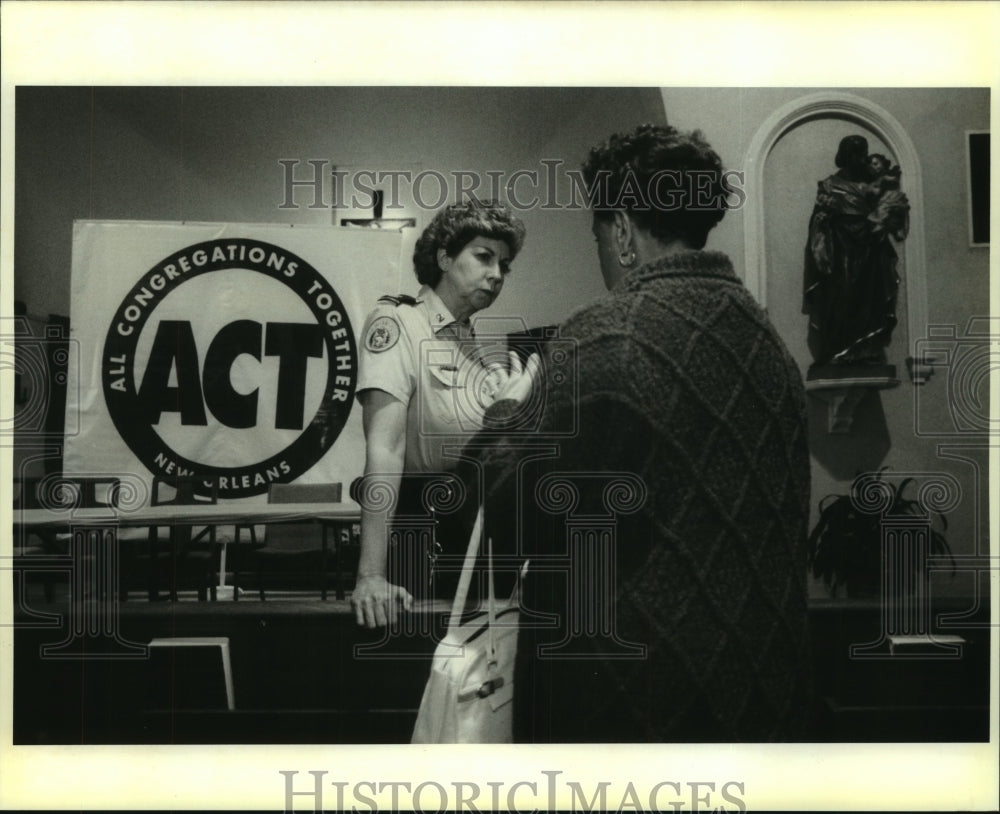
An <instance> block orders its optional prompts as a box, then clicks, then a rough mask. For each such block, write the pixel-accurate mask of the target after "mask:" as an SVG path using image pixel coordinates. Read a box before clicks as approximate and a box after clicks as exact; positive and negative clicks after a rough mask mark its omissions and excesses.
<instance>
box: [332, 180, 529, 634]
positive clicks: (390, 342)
mask: <svg viewBox="0 0 1000 814" xmlns="http://www.w3.org/2000/svg"><path fill="white" fill-rule="evenodd" d="M524 235H525V229H524V224H523V223H521V221H520V220H519V219H518V218H516V217H514V216H513V215H512V214H511V213H510V211H509V210H508V209H507V207H505V206H504V205H503V204H499V203H495V202H481V201H477V200H471V201H468V202H463V203H459V204H454V205H452V206H449V207H447V208H445V209H444V210H442V211H441V212H439V213H438V214H437V215H436V216H435V217H434V219H433V220H432V221H431V223H430V225H429V226H428V227H427V228H426V229H425V230H424V232H423V234H422V235H421V237H420V239H419V240H418V241H417V244H416V251H415V252H414V255H413V264H414V271H415V273H416V276H417V280H418V281H419V282H420V283H421V288H420V290H419V292H418V293H417V296H416V297H408V296H403V295H400V296H397V297H382V298H381V299H380V300H379V303H378V305H377V306H376V308H375V310H374V311H372V312H371V314H370V315H369V316H368V319H367V320H366V322H365V326H364V329H363V332H362V337H363V339H362V347H361V358H360V378H359V382H358V398H359V400H360V401H361V406H362V410H363V413H362V420H363V425H364V432H365V449H366V460H365V478H364V480H363V482H362V484H361V488H360V491H361V494H360V495H359V502H360V503H361V506H362V510H361V557H360V561H359V564H358V575H357V580H356V583H355V586H354V592H353V595H352V597H351V603H352V606H353V608H354V613H355V618H356V620H357V622H358V624H359V625H363V626H365V627H369V628H374V627H381V626H385V625H386V624H387V623H392V622H393V621H394V620H395V618H396V615H397V612H398V608H399V606H402V607H404V608H406V609H409V608H410V606H411V603H412V601H413V599H414V596H415V595H416V597H417V598H423V597H425V596H432V595H434V594H435V593H437V594H438V595H439V596H440V595H442V594H444V593H446V590H447V589H442V588H441V587H440V586H439V587H438V589H437V590H436V591H435V590H434V589H433V588H432V587H431V583H430V582H429V580H428V577H429V576H430V574H431V572H432V569H433V559H434V557H435V556H436V551H435V550H434V549H435V547H436V546H442V547H443V548H444V550H445V551H446V552H449V553H454V554H459V555H460V554H462V553H464V551H465V547H466V545H467V543H468V534H469V529H470V528H471V519H470V511H469V509H470V508H471V513H472V514H474V513H475V508H476V506H474V505H472V504H473V503H477V502H478V496H471V497H466V500H465V501H464V502H465V504H466V505H465V506H463V507H461V508H459V509H458V510H457V511H453V512H451V514H450V515H449V514H448V513H443V514H442V515H441V516H440V520H441V522H440V523H438V524H436V535H435V536H436V539H434V540H433V541H432V544H431V546H429V547H425V546H423V545H420V544H417V543H416V542H414V541H413V540H406V539H403V541H402V543H400V545H399V546H397V548H399V549H404V550H398V551H393V552H391V555H390V546H389V540H390V535H389V530H390V523H391V522H392V519H393V517H401V516H402V515H411V516H416V517H426V516H427V513H428V512H429V507H428V505H427V504H428V500H427V495H428V494H433V493H434V490H435V489H436V488H439V487H440V486H441V484H442V483H447V480H446V479H447V477H448V475H449V473H454V470H455V469H456V467H457V465H458V463H459V461H458V459H457V458H454V457H448V456H447V455H446V450H445V447H449V448H451V449H460V448H461V446H462V444H463V443H464V442H465V441H467V440H468V439H469V438H470V437H471V436H473V435H474V434H475V433H476V431H477V430H479V429H480V428H481V426H482V414H483V412H484V411H485V408H486V407H488V406H489V405H490V404H491V403H492V402H493V401H494V400H496V399H498V398H502V397H509V393H510V392H511V390H512V388H514V387H515V385H516V383H517V381H518V380H519V379H520V378H521V373H522V370H521V367H520V363H519V362H518V361H517V358H516V356H515V355H514V354H511V363H510V368H509V369H507V368H504V367H503V366H499V365H492V366H490V368H489V370H487V369H486V367H485V365H484V360H483V358H482V355H481V352H480V349H479V347H478V346H477V344H476V341H475V337H474V335H473V332H472V327H471V324H470V321H469V319H470V317H471V316H472V315H473V314H474V313H476V312H477V311H480V310H482V309H483V308H487V307H489V306H490V305H492V304H493V303H494V302H495V301H496V299H497V297H498V296H499V295H500V291H501V289H502V288H503V284H504V279H505V278H506V276H507V274H508V273H509V272H510V264H511V261H513V259H514V257H516V255H517V253H518V252H519V251H520V249H521V245H522V243H523V242H524ZM442 478H444V479H445V480H442ZM435 479H436V484H435V482H434V481H435ZM454 484H455V488H456V489H457V492H458V494H455V495H453V497H455V498H456V499H457V500H461V498H462V494H461V492H462V491H463V487H462V485H461V483H458V482H457V481H456V482H454ZM439 496H440V493H439ZM448 502H449V499H448V498H445V499H444V501H443V503H445V504H447V503H448ZM446 508H448V507H446ZM450 508H455V507H454V506H452V507H450ZM449 520H450V521H451V522H449ZM432 523H433V521H432ZM424 548H426V550H422V549H424ZM435 579H436V581H438V582H440V580H437V578H436V577H435ZM456 580H457V575H456V577H455V579H453V580H445V583H446V584H453V583H454V582H455V581H456Z"/></svg>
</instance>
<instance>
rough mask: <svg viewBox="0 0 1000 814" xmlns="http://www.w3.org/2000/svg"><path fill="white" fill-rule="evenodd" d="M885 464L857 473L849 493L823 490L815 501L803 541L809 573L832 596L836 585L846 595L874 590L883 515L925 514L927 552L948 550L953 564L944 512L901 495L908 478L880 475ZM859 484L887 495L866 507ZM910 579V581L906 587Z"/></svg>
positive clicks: (878, 579)
mask: <svg viewBox="0 0 1000 814" xmlns="http://www.w3.org/2000/svg"><path fill="white" fill-rule="evenodd" d="M887 468H888V467H883V468H882V469H880V470H879V471H878V472H877V473H874V474H872V473H868V474H863V475H858V476H857V477H856V478H855V479H854V482H853V483H852V484H851V490H850V492H849V493H848V494H846V495H827V496H826V497H824V498H823V499H822V500H821V501H820V503H819V519H818V520H817V521H816V525H815V527H814V528H813V530H812V533H811V534H810V535H809V541H808V550H809V565H810V567H811V568H812V573H813V576H814V577H817V578H821V579H822V580H823V583H824V584H825V585H826V587H827V588H829V590H830V595H831V596H836V595H837V590H838V589H839V588H840V587H841V586H843V587H844V589H845V590H846V592H847V595H848V596H849V597H863V596H878V594H879V590H880V586H881V579H882V523H883V519H884V518H886V517H893V518H899V517H905V516H912V517H914V518H927V519H929V520H930V523H931V527H930V529H929V530H928V531H929V538H930V540H929V543H930V545H929V550H928V554H929V555H931V556H934V555H938V556H944V555H947V557H948V558H949V560H950V561H951V565H952V568H954V565H955V560H954V558H953V557H952V554H951V547H950V546H949V545H948V541H947V539H945V536H944V532H945V531H947V529H948V521H947V519H946V518H945V516H944V515H943V514H941V513H940V512H929V511H927V510H926V509H925V508H924V507H923V506H922V505H921V504H920V502H919V501H917V500H913V499H911V498H908V497H906V495H905V492H906V488H907V486H909V485H910V483H912V482H913V478H904V479H903V480H901V481H900V482H899V484H898V485H896V484H893V483H891V482H889V481H887V480H885V479H884V477H883V474H884V473H885V471H886V469H887ZM862 489H864V490H865V491H866V493H868V494H871V493H876V494H878V493H880V494H882V495H884V496H885V498H886V500H884V501H880V505H879V506H877V507H872V508H870V509H869V510H868V511H865V510H864V509H865V507H866V505H867V504H866V502H865V501H864V500H863V499H862ZM875 490H877V491H875ZM935 526H937V527H935ZM925 567H926V563H923V562H919V561H918V562H917V563H916V571H915V572H914V573H913V574H911V576H912V577H913V578H914V580H915V579H916V577H917V576H918V575H919V573H920V572H921V571H922V570H923V569H924V568H925ZM913 585H915V581H913V582H911V583H910V588H912V587H913Z"/></svg>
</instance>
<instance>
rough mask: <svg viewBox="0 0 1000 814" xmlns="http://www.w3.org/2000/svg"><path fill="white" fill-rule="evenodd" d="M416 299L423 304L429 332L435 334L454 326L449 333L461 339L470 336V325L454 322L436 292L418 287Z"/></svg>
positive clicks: (424, 287)
mask: <svg viewBox="0 0 1000 814" xmlns="http://www.w3.org/2000/svg"><path fill="white" fill-rule="evenodd" d="M417 299H418V300H420V301H421V302H422V303H423V305H424V312H425V313H426V315H427V321H428V322H429V323H430V326H431V330H432V331H434V333H435V334H437V333H440V332H441V331H442V330H444V329H445V328H448V327H449V326H454V328H452V329H451V333H453V334H456V335H459V336H463V337H464V336H471V335H472V328H471V326H470V324H469V323H468V322H465V323H462V322H459V321H458V320H456V319H455V317H453V316H452V314H451V311H449V310H448V306H446V305H445V304H444V301H443V300H442V299H441V298H440V297H439V296H438V295H437V292H436V291H435V290H434V289H433V288H431V287H430V286H429V285H424V286H421V287H420V291H418V292H417Z"/></svg>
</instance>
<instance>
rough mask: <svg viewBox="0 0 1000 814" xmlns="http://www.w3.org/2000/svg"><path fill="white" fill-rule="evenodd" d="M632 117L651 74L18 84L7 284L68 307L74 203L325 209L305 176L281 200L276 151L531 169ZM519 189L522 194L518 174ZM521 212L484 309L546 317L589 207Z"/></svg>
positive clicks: (578, 263) (164, 216)
mask: <svg viewBox="0 0 1000 814" xmlns="http://www.w3.org/2000/svg"><path fill="white" fill-rule="evenodd" d="M642 120H650V121H655V122H662V121H663V106H662V102H661V100H660V98H659V93H658V92H657V91H656V90H654V89H645V90H644V89H616V88H603V89H588V88H439V87H438V88H363V89H358V88H273V87H272V88H197V87H192V88H100V87H99V88H19V89H18V92H17V96H16V131H15V132H16V139H17V141H16V198H15V218H16V223H15V229H16V232H15V297H16V298H17V299H21V300H24V301H25V302H26V303H27V305H28V310H29V312H31V313H39V314H40V313H47V312H50V311H54V312H58V313H64V314H65V313H68V311H69V267H70V254H71V245H70V232H71V224H72V221H73V220H74V219H76V218H97V219H135V220H171V221H176V220H188V221H232V222H262V223H319V224H322V223H331V222H332V217H331V212H330V211H329V210H328V209H326V208H319V209H314V208H312V207H311V206H310V204H312V203H313V193H312V191H311V190H310V189H307V188H299V189H298V190H297V191H296V193H295V202H296V203H297V204H298V205H299V206H298V208H296V209H283V208H280V207H281V204H282V203H283V202H284V199H285V188H284V172H285V171H284V169H283V167H282V166H281V165H280V164H279V163H278V162H279V161H280V160H281V159H298V160H299V162H300V164H299V166H298V167H296V168H295V177H296V178H297V179H302V178H307V177H310V175H311V172H312V169H311V167H310V166H309V165H308V164H307V163H306V162H307V161H309V160H310V159H321V160H327V161H329V162H330V165H329V168H332V166H333V165H334V164H336V165H338V166H351V167H372V168H375V169H381V170H389V169H393V170H394V169H400V168H402V169H410V168H412V167H415V166H416V167H419V168H420V169H421V170H427V171H430V170H433V171H437V172H441V173H444V174H446V175H448V174H450V173H451V172H453V171H457V170H469V171H476V172H480V173H484V172H486V171H488V170H490V171H501V172H503V173H504V176H503V177H504V178H505V179H507V178H510V176H511V173H513V172H515V171H516V170H521V169H524V170H528V171H533V172H537V173H542V172H543V171H544V167H543V166H542V165H541V164H540V163H539V160H540V158H542V157H551V158H553V159H560V160H562V161H564V162H566V166H568V167H573V168H575V167H578V166H579V163H580V161H581V160H582V159H583V158H584V157H585V155H586V150H587V148H588V147H589V146H591V144H593V143H595V142H596V141H598V140H599V139H601V138H603V137H604V136H606V135H607V134H608V133H610V132H612V131H613V130H620V129H627V128H630V127H632V126H634V125H635V124H636V123H638V122H639V121H642ZM327 169H328V168H327V167H324V170H327ZM418 171H419V170H418ZM539 183H540V184H541V183H542V180H541V178H540V181H539ZM518 189H519V190H521V192H522V197H530V196H531V184H530V182H522V183H521V184H520V185H519V186H518ZM327 190H328V191H326V192H325V196H324V197H325V199H326V201H327V202H330V201H332V199H333V188H332V182H331V183H330V185H329V187H328V188H327ZM434 197H436V189H435V187H434V185H433V184H429V185H428V186H427V187H425V198H427V199H433V198H434ZM386 214H387V215H388V213H386ZM419 214H421V215H422V216H423V223H424V224H425V223H426V220H427V216H428V213H426V212H423V213H419ZM523 218H524V220H525V223H526V225H527V227H528V239H527V242H526V245H525V249H524V252H523V254H522V255H521V256H520V257H519V258H518V259H517V261H516V263H515V266H514V275H513V276H512V277H511V279H510V281H509V284H508V286H507V289H506V290H505V292H504V295H503V297H502V298H501V300H500V301H499V302H498V304H497V306H496V307H495V309H494V310H502V312H503V313H505V314H514V315H518V316H519V317H521V318H523V319H524V320H525V321H526V322H527V323H528V324H529V325H530V326H536V325H541V324H549V323H553V322H558V321H559V320H561V319H563V318H564V317H565V316H566V314H567V313H568V310H569V309H571V308H572V307H573V306H575V305H577V304H580V303H581V302H584V301H585V300H586V299H588V298H589V297H590V296H595V295H597V294H599V293H600V291H601V290H603V289H602V288H601V287H600V278H599V272H598V266H597V261H596V254H595V253H594V252H593V249H592V246H591V237H590V231H589V230H590V220H589V216H588V215H586V213H584V212H579V211H577V212H567V213H563V212H556V211H543V210H541V209H537V208H536V209H531V210H528V211H525V212H524V213H523ZM414 239H415V235H414ZM567 246H570V247H572V248H571V249H570V250H569V251H568V252H567V249H566V247H567ZM408 285H412V287H413V289H415V288H416V282H415V281H414V280H412V279H409V280H408Z"/></svg>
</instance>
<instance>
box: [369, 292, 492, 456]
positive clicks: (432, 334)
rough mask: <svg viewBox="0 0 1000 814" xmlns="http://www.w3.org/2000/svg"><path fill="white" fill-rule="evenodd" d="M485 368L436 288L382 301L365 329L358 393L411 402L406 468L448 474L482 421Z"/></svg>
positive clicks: (467, 328)
mask: <svg viewBox="0 0 1000 814" xmlns="http://www.w3.org/2000/svg"><path fill="white" fill-rule="evenodd" d="M486 373H487V371H486V368H485V367H484V365H483V364H482V362H481V352H480V348H479V345H478V343H477V342H476V340H475V337H474V335H473V333H472V330H471V328H470V326H469V325H468V324H467V323H460V322H457V321H456V320H455V318H454V317H453V316H452V315H451V312H450V311H449V310H448V309H447V307H445V304H444V303H443V302H442V301H441V298H440V297H439V296H438V295H437V294H436V293H435V292H434V290H433V289H432V288H431V287H430V286H426V285H425V286H423V287H422V288H421V289H420V291H419V292H418V294H417V302H416V304H415V305H409V304H407V303H405V302H400V303H399V304H398V305H396V304H393V303H391V302H379V304H378V305H377V306H376V307H375V309H374V310H373V311H372V312H371V313H370V314H369V315H368V318H367V319H366V320H365V325H364V329H363V330H362V342H361V351H360V371H359V378H358V392H359V393H360V392H361V391H363V390H383V391H385V392H386V393H388V394H389V395H390V396H393V397H394V398H396V399H399V401H401V402H403V404H405V405H406V457H405V462H404V466H403V471H404V472H405V473H417V472H447V471H450V470H453V469H454V468H455V466H456V464H457V461H456V460H454V459H450V458H445V457H444V456H443V455H442V446H444V445H448V446H455V445H461V444H463V443H464V442H465V441H466V440H468V439H469V438H470V437H471V436H472V435H474V434H475V433H476V431H478V430H479V429H480V428H481V427H482V425H483V412H484V411H485V408H486V407H487V406H489V404H490V402H491V399H490V397H489V396H488V391H489V386H488V383H487V381H486Z"/></svg>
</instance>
